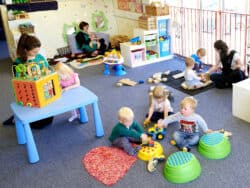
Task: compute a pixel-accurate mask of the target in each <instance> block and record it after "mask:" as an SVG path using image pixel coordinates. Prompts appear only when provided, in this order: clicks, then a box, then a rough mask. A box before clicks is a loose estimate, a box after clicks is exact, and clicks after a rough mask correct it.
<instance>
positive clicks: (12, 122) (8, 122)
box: [3, 115, 15, 125]
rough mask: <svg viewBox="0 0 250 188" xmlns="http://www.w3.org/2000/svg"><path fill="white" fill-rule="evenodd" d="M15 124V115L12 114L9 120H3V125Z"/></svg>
mask: <svg viewBox="0 0 250 188" xmlns="http://www.w3.org/2000/svg"><path fill="white" fill-rule="evenodd" d="M14 124H15V122H14V116H13V115H12V116H10V117H9V118H8V119H7V120H5V121H4V122H3V125H14Z"/></svg>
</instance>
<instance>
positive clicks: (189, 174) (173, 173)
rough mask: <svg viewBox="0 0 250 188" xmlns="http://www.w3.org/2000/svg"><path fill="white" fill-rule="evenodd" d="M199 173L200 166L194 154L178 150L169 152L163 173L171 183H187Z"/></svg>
mask: <svg viewBox="0 0 250 188" xmlns="http://www.w3.org/2000/svg"><path fill="white" fill-rule="evenodd" d="M200 174H201V166H200V163H199V161H198V159H197V158H196V157H195V156H194V154H192V153H189V152H183V151H178V152H175V153H173V154H171V155H170V156H169V157H168V159H167V161H166V163H165V166H164V171H163V175H164V177H165V179H166V180H168V181H169V182H172V183H187V182H189V181H192V180H194V179H196V178H197V177H198V176H199V175H200Z"/></svg>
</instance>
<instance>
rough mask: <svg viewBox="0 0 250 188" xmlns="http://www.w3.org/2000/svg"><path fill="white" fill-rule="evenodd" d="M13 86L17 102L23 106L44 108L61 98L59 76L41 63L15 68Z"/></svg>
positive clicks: (21, 65)
mask: <svg viewBox="0 0 250 188" xmlns="http://www.w3.org/2000/svg"><path fill="white" fill-rule="evenodd" d="M13 68H14V69H15V72H16V73H15V75H14V78H13V79H12V86H13V90H14V94H15V98H16V102H17V103H18V104H19V105H22V106H30V107H43V106H45V105H47V104H49V103H51V102H53V101H55V100H56V99H58V98H59V97H60V96H61V88H60V85H59V78H58V74H57V73H56V72H54V71H51V70H49V69H48V68H46V67H45V66H44V63H43V62H40V63H32V62H31V63H27V64H19V65H15V66H14V67H13Z"/></svg>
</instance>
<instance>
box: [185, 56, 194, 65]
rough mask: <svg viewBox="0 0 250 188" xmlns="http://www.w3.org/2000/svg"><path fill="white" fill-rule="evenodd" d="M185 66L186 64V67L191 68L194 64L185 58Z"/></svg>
mask: <svg viewBox="0 0 250 188" xmlns="http://www.w3.org/2000/svg"><path fill="white" fill-rule="evenodd" d="M185 64H186V67H191V66H193V65H194V64H195V62H194V60H193V58H191V57H187V58H186V59H185Z"/></svg>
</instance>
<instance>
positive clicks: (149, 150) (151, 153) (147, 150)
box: [137, 141, 165, 161]
mask: <svg viewBox="0 0 250 188" xmlns="http://www.w3.org/2000/svg"><path fill="white" fill-rule="evenodd" d="M137 156H138V158H139V159H141V160H143V161H149V160H151V159H154V158H156V159H165V156H164V154H163V147H162V146H161V144H160V143H159V142H156V141H154V146H148V145H144V146H143V145H142V147H141V149H140V150H139V152H138V155H137Z"/></svg>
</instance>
